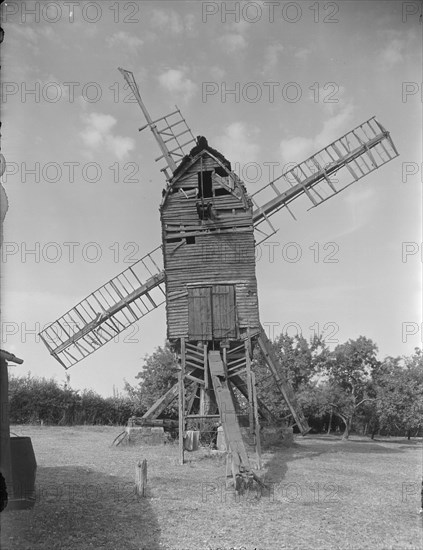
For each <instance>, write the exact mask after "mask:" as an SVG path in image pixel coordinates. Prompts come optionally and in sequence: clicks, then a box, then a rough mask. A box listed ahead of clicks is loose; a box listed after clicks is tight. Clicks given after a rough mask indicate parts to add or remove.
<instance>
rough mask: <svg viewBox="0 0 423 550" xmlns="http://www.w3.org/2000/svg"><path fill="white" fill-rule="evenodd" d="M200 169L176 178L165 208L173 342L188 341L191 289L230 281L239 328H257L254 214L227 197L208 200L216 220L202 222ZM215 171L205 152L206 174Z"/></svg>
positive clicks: (162, 209) (163, 213) (169, 325)
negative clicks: (198, 204) (188, 286)
mask: <svg viewBox="0 0 423 550" xmlns="http://www.w3.org/2000/svg"><path fill="white" fill-rule="evenodd" d="M200 166H201V164H200V161H197V162H196V163H195V164H194V165H193V166H192V167H190V168H189V169H188V170H187V172H186V173H185V174H184V175H183V176H182V177H180V179H178V181H177V182H176V183H175V192H173V193H170V194H169V195H168V197H167V198H166V200H165V202H164V204H163V205H162V207H161V221H162V234H163V253H164V267H165V272H166V294H167V303H166V307H167V325H168V338H169V339H171V340H172V339H176V338H181V337H184V338H186V337H187V336H188V292H187V290H186V288H187V286H186V285H187V284H201V283H204V284H226V283H228V284H229V283H230V282H232V283H233V284H235V292H236V307H237V316H238V326H239V328H240V329H243V328H247V327H252V328H253V327H254V328H256V327H259V317H258V300H257V281H256V276H255V243H254V234H253V221H252V210H251V208H245V206H244V204H243V202H242V200H240V199H238V198H237V197H235V196H234V195H232V194H225V195H220V196H217V197H212V198H205V199H204V201H205V202H206V203H207V202H209V201H211V202H212V203H213V209H214V211H215V212H216V213H217V217H216V218H215V219H212V220H200V219H199V216H198V213H197V207H196V203H197V201H198V199H197V188H198V176H197V174H198V172H199V171H200ZM217 166H219V164H218V163H217V162H216V161H215V160H214V159H211V158H210V157H207V154H206V153H205V155H204V156H203V163H202V168H203V170H213V169H214V168H215V167H217ZM181 188H182V189H183V190H184V191H183V192H182V191H180V190H179V189H181ZM186 237H191V238H192V237H194V238H195V243H190V244H188V243H187V241H186ZM190 240H191V241H192V239H189V241H190ZM189 241H188V242H189Z"/></svg>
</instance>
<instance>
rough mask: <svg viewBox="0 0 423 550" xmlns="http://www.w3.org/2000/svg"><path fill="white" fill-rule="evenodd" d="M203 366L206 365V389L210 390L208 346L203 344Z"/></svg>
mask: <svg viewBox="0 0 423 550" xmlns="http://www.w3.org/2000/svg"><path fill="white" fill-rule="evenodd" d="M203 346H204V347H203V365H204V389H205V390H208V389H209V362H208V358H207V344H203Z"/></svg>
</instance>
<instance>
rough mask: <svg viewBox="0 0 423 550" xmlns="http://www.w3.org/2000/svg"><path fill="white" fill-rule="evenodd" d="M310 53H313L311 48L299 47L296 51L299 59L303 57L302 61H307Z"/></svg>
mask: <svg viewBox="0 0 423 550" xmlns="http://www.w3.org/2000/svg"><path fill="white" fill-rule="evenodd" d="M310 54H311V49H310V48H298V49H297V50H296V52H295V53H294V57H296V58H297V59H301V60H302V61H305V60H306V59H307V58H308V56H309V55H310Z"/></svg>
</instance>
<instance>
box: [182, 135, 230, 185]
mask: <svg viewBox="0 0 423 550" xmlns="http://www.w3.org/2000/svg"><path fill="white" fill-rule="evenodd" d="M202 151H208V152H209V153H211V154H212V155H213V156H214V157H216V158H217V159H218V160H220V162H221V163H222V164H223V165H224V166H225V167H226V168H227V169H228V170H229V171H230V172H231V163H230V162H229V160H227V159H226V158H225V157H224V156H223V155H222V153H219V151H217V150H216V149H213V147H210V146H209V144H208V142H207V139H206V138H205V137H204V136H197V145H195V147H193V148H192V149H191V151H190V152H189V153H188V155H185V156H184V158H183V159H182V161H181V164H180V165H179V166H178V167H177V168H176V170H175V171H174V172H173V176H172V179H173V178H175V176H178V175H179V174H180V173H181V172H183V171H184V170H185V168H187V167H188V165H189V163H190V162H191V161H192V159H193V158H194V157H196V156H197V155H198V153H201V152H202Z"/></svg>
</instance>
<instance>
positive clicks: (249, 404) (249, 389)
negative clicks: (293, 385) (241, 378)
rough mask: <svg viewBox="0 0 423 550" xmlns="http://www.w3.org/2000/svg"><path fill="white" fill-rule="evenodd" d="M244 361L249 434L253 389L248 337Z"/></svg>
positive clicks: (251, 427)
mask: <svg viewBox="0 0 423 550" xmlns="http://www.w3.org/2000/svg"><path fill="white" fill-rule="evenodd" d="M245 362H246V368H247V389H248V422H249V430H250V434H253V433H254V411H253V408H254V404H253V389H252V378H251V376H252V372H251V359H250V344H249V338H248V340H246V341H245Z"/></svg>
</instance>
